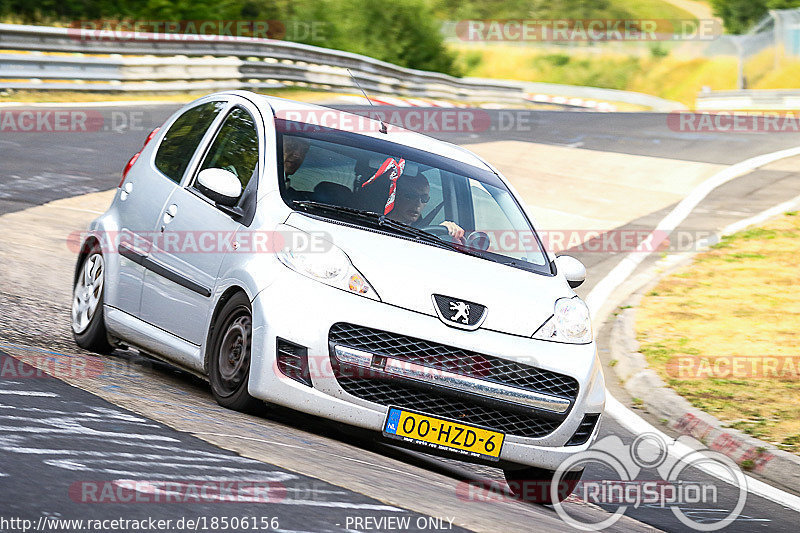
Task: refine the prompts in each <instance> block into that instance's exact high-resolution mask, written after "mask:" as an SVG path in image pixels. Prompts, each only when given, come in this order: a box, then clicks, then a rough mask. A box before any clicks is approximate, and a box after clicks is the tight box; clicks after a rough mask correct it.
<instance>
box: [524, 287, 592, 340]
mask: <svg viewBox="0 0 800 533" xmlns="http://www.w3.org/2000/svg"><path fill="white" fill-rule="evenodd" d="M533 338H534V339H542V340H545V341H554V342H566V343H569V344H588V343H590V342H592V318H591V316H590V315H589V308H588V307H587V306H586V304H585V303H584V302H583V300H581V299H580V298H578V297H577V296H575V297H574V298H559V299H558V300H556V304H555V308H554V310H553V316H551V317H550V318H548V319H547V320H546V321H545V323H544V324H542V326H541V327H540V328H539V329H538V330H536V333H534V334H533Z"/></svg>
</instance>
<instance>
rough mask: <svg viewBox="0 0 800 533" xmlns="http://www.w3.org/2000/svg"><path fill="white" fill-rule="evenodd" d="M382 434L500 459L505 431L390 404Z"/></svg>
mask: <svg viewBox="0 0 800 533" xmlns="http://www.w3.org/2000/svg"><path fill="white" fill-rule="evenodd" d="M383 434H384V435H385V436H387V437H390V438H394V439H400V440H403V441H405V442H411V443H414V444H417V445H421V446H426V447H429V448H434V449H437V450H446V451H450V452H456V453H460V454H465V455H469V456H472V457H479V458H488V459H492V460H495V461H497V460H499V457H500V450H501V449H502V448H503V440H504V439H505V435H504V434H503V433H499V432H497V431H491V430H489V429H483V428H479V427H475V426H469V425H466V424H460V423H458V422H453V421H451V420H443V419H441V418H434V417H432V416H427V415H423V414H420V413H415V412H413V411H408V410H406V409H397V408H394V407H391V408H389V414H388V415H387V417H386V422H385V423H384V425H383Z"/></svg>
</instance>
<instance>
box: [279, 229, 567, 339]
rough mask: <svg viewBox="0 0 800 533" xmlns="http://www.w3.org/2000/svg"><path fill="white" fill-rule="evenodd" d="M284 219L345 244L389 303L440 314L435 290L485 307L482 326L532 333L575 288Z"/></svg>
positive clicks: (431, 249) (371, 235)
mask: <svg viewBox="0 0 800 533" xmlns="http://www.w3.org/2000/svg"><path fill="white" fill-rule="evenodd" d="M286 224H288V225H290V226H293V227H295V228H297V229H300V230H303V231H306V232H310V233H316V232H322V233H324V234H325V236H326V238H327V239H328V240H330V241H331V242H333V244H335V245H336V246H338V247H339V248H341V249H342V250H344V252H345V253H346V254H347V255H348V256H349V257H350V259H351V260H352V262H353V265H355V267H356V268H357V269H358V270H359V271H360V272H361V273H362V274H363V275H364V277H365V278H366V279H367V281H369V283H370V285H372V287H373V288H374V289H375V291H376V292H377V293H378V295H379V296H380V298H381V300H382V301H383V302H385V303H388V304H391V305H395V306H398V307H402V308H405V309H408V310H411V311H415V312H418V313H424V314H427V315H431V316H437V314H436V310H435V308H434V303H433V299H432V295H433V294H441V295H444V296H449V297H452V298H455V299H457V300H466V301H468V302H474V303H477V304H480V305H483V306H486V308H487V314H486V319H485V320H484V322H483V325H482V326H481V328H483V329H490V330H494V331H500V332H504V333H510V334H513V335H522V336H525V337H530V336H531V335H533V333H535V331H536V330H537V329H538V328H539V326H541V325H542V323H544V321H545V320H547V319H548V318H549V317H550V316H551V315H552V314H553V304H554V302H555V300H556V299H558V298H561V297H571V296H574V292H572V290H571V289H570V288H569V285H568V284H567V283H566V281H565V280H563V279H562V277H561V276H558V277H552V276H545V275H541V274H536V273H533V272H529V271H526V270H521V269H519V268H514V267H510V266H506V265H501V264H499V263H495V262H492V261H489V260H486V259H481V258H478V257H473V256H469V255H466V254H462V253H458V252H454V251H452V250H446V249H443V248H438V247H436V246H431V245H427V244H422V243H417V242H414V241H410V240H407V239H402V238H397V237H394V236H387V235H383V234H380V233H376V232H373V231H366V230H362V229H358V228H353V227H349V226H344V225H341V224H335V223H332V222H327V221H325V220H319V219H316V218H312V217H309V216H305V215H303V214H300V213H292V214H291V215H290V216H289V218H288V219H287V220H286Z"/></svg>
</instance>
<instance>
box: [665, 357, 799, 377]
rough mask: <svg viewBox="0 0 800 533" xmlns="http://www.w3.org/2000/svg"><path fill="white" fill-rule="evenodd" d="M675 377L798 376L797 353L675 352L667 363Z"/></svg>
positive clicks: (668, 372)
mask: <svg viewBox="0 0 800 533" xmlns="http://www.w3.org/2000/svg"><path fill="white" fill-rule="evenodd" d="M666 371H667V375H668V376H669V377H671V378H674V379H686V380H691V379H747V378H750V379H773V380H787V381H795V380H798V379H800V356H792V355H722V356H700V355H677V356H673V357H670V358H669V359H668V360H667V364H666Z"/></svg>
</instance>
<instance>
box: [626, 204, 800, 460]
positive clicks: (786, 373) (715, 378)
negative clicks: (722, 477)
mask: <svg viewBox="0 0 800 533" xmlns="http://www.w3.org/2000/svg"><path fill="white" fill-rule="evenodd" d="M798 253H800V216H798V213H797V212H790V213H786V214H785V215H783V216H782V217H780V218H778V219H775V220H773V221H771V222H769V223H767V224H765V225H763V226H761V227H757V228H752V229H747V230H744V231H741V232H739V233H736V234H734V235H732V236H730V237H726V238H724V239H723V240H722V242H720V243H719V244H717V245H715V246H714V247H713V248H712V249H711V250H709V251H707V252H704V253H701V254H699V255H698V256H697V257H696V258H695V260H694V262H693V264H691V265H689V266H686V267H684V268H683V269H681V270H679V271H677V272H675V273H673V274H672V275H670V276H667V277H666V278H664V279H663V280H661V282H660V283H659V284H658V285H657V286H656V287H655V288H654V289H653V290H652V291H650V292H649V293H647V294H646V295H645V296H644V298H643V299H642V302H641V307H640V309H639V310H638V311H637V320H636V329H637V338H638V340H639V342H640V343H641V348H640V351H641V352H642V353H643V354H644V356H645V357H646V359H647V362H648V364H649V365H650V367H651V368H653V369H654V370H655V371H656V372H657V373H658V374H659V375H660V376H661V378H662V379H663V380H664V381H665V383H667V384H668V385H669V386H670V387H672V388H673V389H674V390H675V391H676V392H677V393H678V394H680V395H682V396H684V397H685V398H686V399H687V400H689V402H690V403H691V404H692V405H694V406H695V407H697V408H699V409H702V410H704V411H706V412H707V413H709V414H711V415H713V416H715V417H717V418H718V419H719V420H721V421H722V422H723V423H725V424H726V425H728V426H729V427H733V428H736V429H740V430H742V431H744V432H745V433H748V434H750V435H753V436H754V437H757V438H759V439H762V440H765V441H767V442H771V443H773V444H775V445H776V446H778V447H779V448H781V449H784V450H786V451H789V452H793V453H796V454H800V366H798V364H799V363H800V352H798V346H800V291H798V290H797V289H796V286H797V283H798V280H800V266H798V262H797V256H798Z"/></svg>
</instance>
